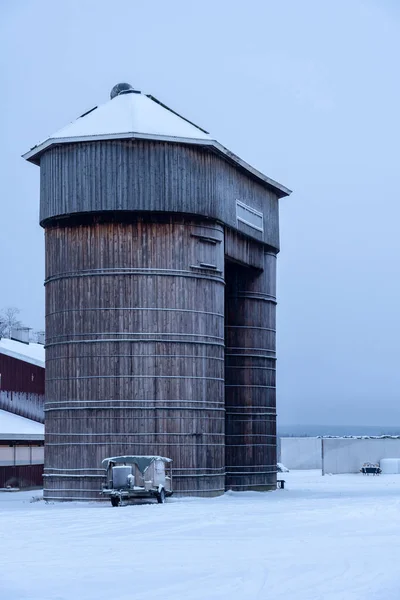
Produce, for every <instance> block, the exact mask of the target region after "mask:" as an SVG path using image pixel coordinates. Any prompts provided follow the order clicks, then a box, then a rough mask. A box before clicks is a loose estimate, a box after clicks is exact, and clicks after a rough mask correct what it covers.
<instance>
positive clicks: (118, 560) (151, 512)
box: [0, 471, 400, 600]
mask: <svg viewBox="0 0 400 600" xmlns="http://www.w3.org/2000/svg"><path fill="white" fill-rule="evenodd" d="M283 475H284V479H285V480H286V487H285V489H284V490H277V491H276V492H270V493H257V492H244V493H227V494H225V495H224V496H223V497H220V498H215V499H198V498H189V499H185V500H184V499H178V498H175V499H174V498H172V499H170V500H169V501H168V502H167V503H166V504H165V505H158V504H141V505H136V506H127V507H122V508H112V507H111V505H110V504H108V503H107V504H100V503H99V504H96V503H64V504H46V503H45V502H43V501H39V502H33V503H30V499H31V498H32V496H36V497H38V496H39V495H40V493H39V492H32V491H31V492H3V493H0V565H1V567H2V568H1V574H0V598H4V599H9V598H10V599H13V600H106V599H107V600H110V598H115V599H116V600H132V599H136V598H138V599H140V600H150V599H152V600H160V599H163V600H170V599H171V600H172V599H174V600H178V599H179V600H180V599H184V600H217V599H227V600H228V599H229V600H239V599H240V600H247V599H249V600H250V599H251V600H253V599H263V600H264V599H269V598H271V599H273V600H281V599H282V600H283V599H285V600H291V599H294V598H295V599H296V600H317V599H318V600H367V599H368V600H383V599H385V600H398V598H399V597H400V572H399V569H398V558H399V552H400V518H399V516H400V476H399V475H397V476H396V475H381V476H380V477H373V476H362V475H333V476H325V477H322V476H321V475H320V472H319V471H298V472H291V473H285V474H283Z"/></svg>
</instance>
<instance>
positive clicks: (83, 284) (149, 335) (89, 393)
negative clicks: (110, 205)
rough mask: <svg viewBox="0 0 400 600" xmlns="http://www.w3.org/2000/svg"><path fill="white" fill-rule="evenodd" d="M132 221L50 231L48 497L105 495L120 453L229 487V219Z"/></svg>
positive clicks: (178, 486) (181, 481) (196, 483)
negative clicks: (106, 470) (224, 222)
mask: <svg viewBox="0 0 400 600" xmlns="http://www.w3.org/2000/svg"><path fill="white" fill-rule="evenodd" d="M99 189H100V188H99ZM132 219H133V222H131V223H128V222H125V223H112V222H110V223H92V224H87V225H84V226H83V225H81V226H73V227H72V226H68V225H65V226H57V227H48V228H47V229H46V282H45V283H46V349H47V351H46V406H45V410H46V432H45V481H46V483H45V497H46V498H54V499H56V498H59V499H78V498H79V499H90V498H92V499H97V498H99V490H100V489H101V483H102V478H103V472H102V470H101V460H102V459H103V458H105V457H106V456H110V455H118V454H160V455H165V456H169V457H171V458H172V459H173V461H174V463H173V467H174V489H175V491H176V492H178V493H180V494H185V493H186V494H192V495H193V494H195V495H214V494H220V493H222V492H223V491H224V483H225V481H224V471H225V456H224V451H225V446H224V433H225V431H224V428H225V411H224V239H223V228H222V226H221V225H217V224H214V225H212V224H210V223H209V222H201V221H193V220H184V219H182V218H178V217H176V218H171V217H170V218H167V219H166V222H162V220H160V221H159V222H153V223H152V222H146V221H144V220H143V219H142V218H137V219H135V218H134V216H132Z"/></svg>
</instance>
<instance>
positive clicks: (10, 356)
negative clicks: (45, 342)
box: [0, 339, 45, 488]
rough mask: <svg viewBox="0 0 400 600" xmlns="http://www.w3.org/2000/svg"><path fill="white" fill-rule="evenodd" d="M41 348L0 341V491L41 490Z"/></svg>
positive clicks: (42, 398)
mask: <svg viewBox="0 0 400 600" xmlns="http://www.w3.org/2000/svg"><path fill="white" fill-rule="evenodd" d="M44 373H45V369H44V347H43V346H42V345H40V344H25V343H22V342H18V341H15V340H9V339H0V488H4V487H9V486H11V487H34V486H41V485H42V483H43V481H42V476H43V462H44V460H43V454H44V425H43V423H44Z"/></svg>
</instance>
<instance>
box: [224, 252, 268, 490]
mask: <svg viewBox="0 0 400 600" xmlns="http://www.w3.org/2000/svg"><path fill="white" fill-rule="evenodd" d="M263 258H264V269H263V271H260V270H255V269H253V270H251V269H248V268H243V267H241V266H238V265H236V264H232V263H228V264H227V267H226V274H225V276H226V283H227V289H226V300H225V315H226V327H225V340H226V349H225V363H226V366H225V407H226V427H225V433H226V437H225V440H226V450H225V453H226V489H233V490H239V491H240V490H246V489H253V490H267V489H274V488H275V487H276V381H275V373H276V371H275V360H276V354H275V352H276V340H275V338H276V317H275V312H276V311H275V307H276V255H275V254H274V253H264V255H263Z"/></svg>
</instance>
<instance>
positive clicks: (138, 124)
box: [23, 84, 290, 197]
mask: <svg viewBox="0 0 400 600" xmlns="http://www.w3.org/2000/svg"><path fill="white" fill-rule="evenodd" d="M134 138H136V139H151V140H159V141H169V142H181V143H186V144H197V145H201V146H208V147H211V148H213V149H214V150H215V151H216V152H217V153H219V154H222V155H224V157H225V158H226V159H228V160H229V161H230V162H232V163H235V164H236V165H237V166H240V167H241V168H242V169H244V170H245V171H247V172H248V173H250V174H251V175H252V176H253V177H256V178H257V179H259V180H261V182H262V183H263V184H264V185H266V186H267V187H269V188H272V189H273V190H274V192H275V193H276V194H277V195H278V196H279V197H282V196H288V195H289V194H290V190H289V189H288V188H286V187H284V186H283V185H281V184H280V183H277V182H276V181H274V180H273V179H270V178H269V177H267V176H266V175H264V174H263V173H261V172H260V171H258V170H257V169H255V168H253V167H251V166H250V165H249V164H247V163H246V162H245V161H243V160H242V159H241V158H239V157H238V156H236V155H235V154H233V153H232V152H230V151H229V150H228V149H227V148H225V147H224V146H222V145H221V144H220V143H219V142H217V141H216V140H215V138H213V137H212V136H211V135H210V134H209V133H208V132H207V131H205V130H204V129H202V128H201V127H198V126H197V125H195V124H194V123H192V122H191V121H188V120H187V119H185V118H184V117H182V116H181V115H179V114H178V113H176V112H175V111H173V110H172V109H170V108H169V107H168V106H166V105H165V104H163V103H162V102H160V101H159V100H157V98H154V96H152V95H150V94H142V93H141V92H139V91H138V90H134V89H133V88H132V86H130V85H129V84H117V85H116V86H114V88H113V89H112V90H111V100H109V101H108V102H106V103H105V104H102V105H101V106H95V107H94V108H92V109H91V110H89V111H87V112H86V113H84V114H83V115H81V116H80V117H79V118H78V119H76V120H75V121H73V122H72V123H70V124H69V125H67V126H66V127H64V128H63V129H60V130H59V131H57V132H56V133H54V134H53V135H51V136H50V137H48V138H47V139H46V140H44V141H43V142H40V143H39V144H37V145H36V146H34V147H33V148H32V149H31V150H30V151H29V152H27V153H26V154H24V155H23V157H24V158H25V159H26V160H29V161H30V162H32V163H34V164H37V165H38V164H40V155H41V154H42V153H43V152H44V151H45V150H47V149H48V148H50V147H51V146H54V145H59V144H67V143H75V142H89V141H98V140H120V139H134Z"/></svg>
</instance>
